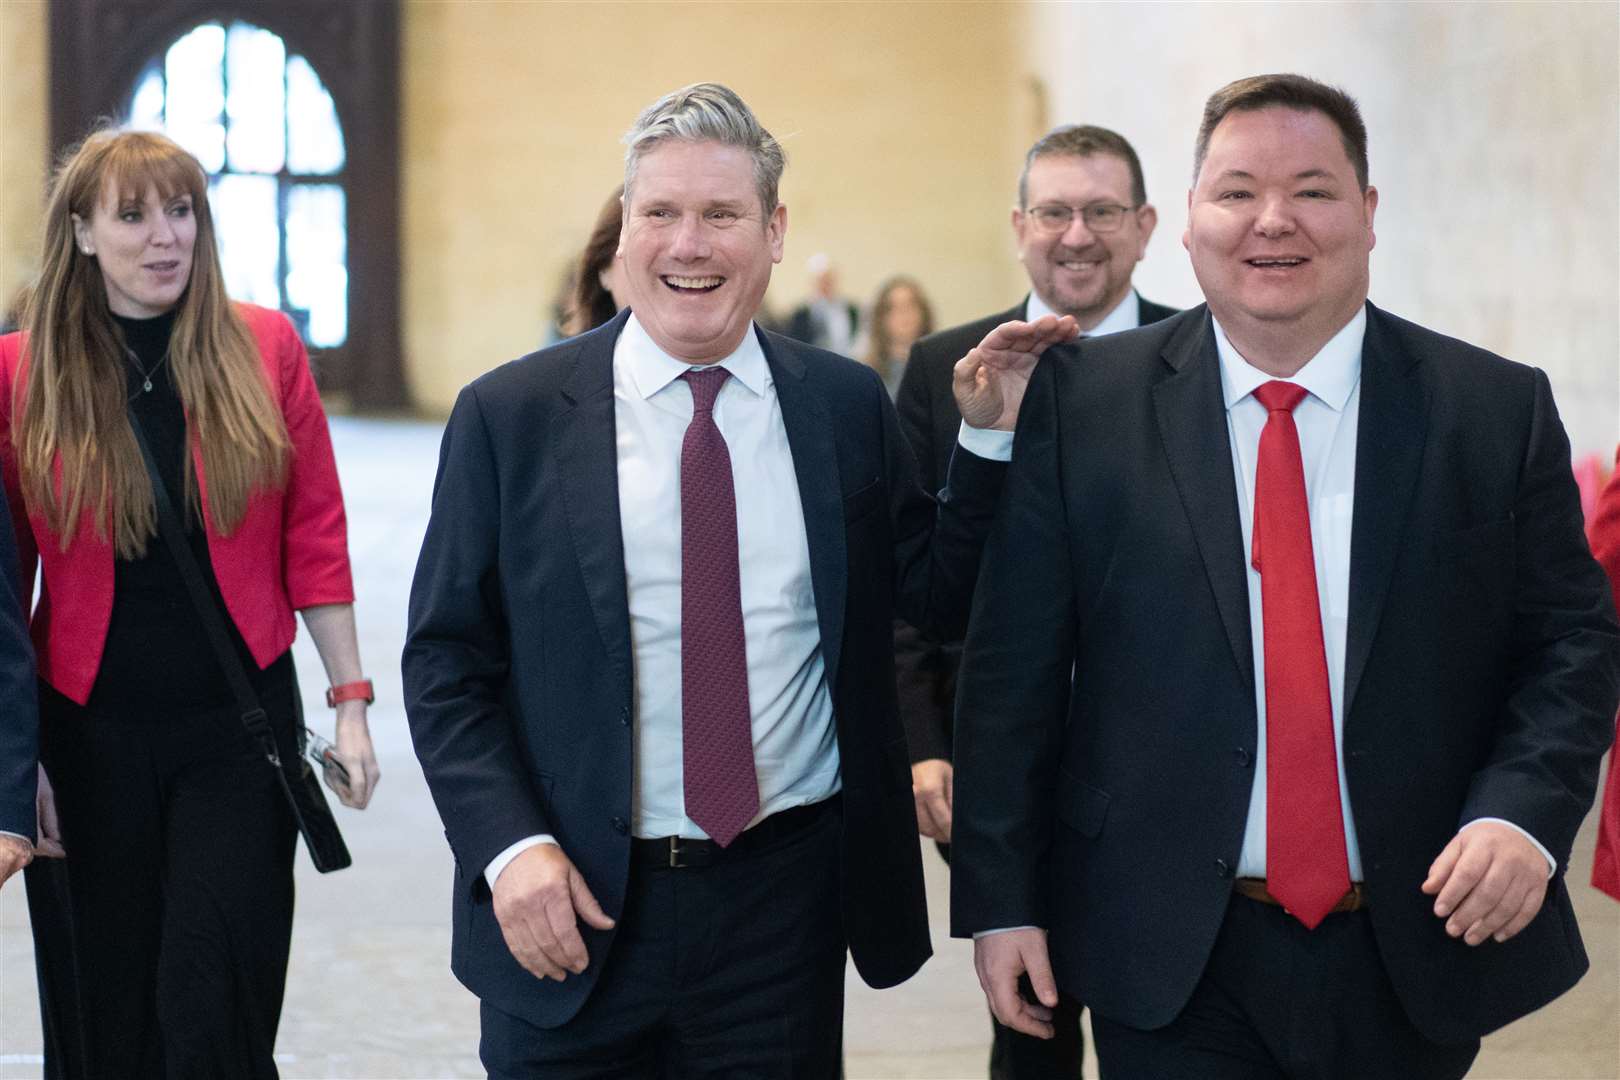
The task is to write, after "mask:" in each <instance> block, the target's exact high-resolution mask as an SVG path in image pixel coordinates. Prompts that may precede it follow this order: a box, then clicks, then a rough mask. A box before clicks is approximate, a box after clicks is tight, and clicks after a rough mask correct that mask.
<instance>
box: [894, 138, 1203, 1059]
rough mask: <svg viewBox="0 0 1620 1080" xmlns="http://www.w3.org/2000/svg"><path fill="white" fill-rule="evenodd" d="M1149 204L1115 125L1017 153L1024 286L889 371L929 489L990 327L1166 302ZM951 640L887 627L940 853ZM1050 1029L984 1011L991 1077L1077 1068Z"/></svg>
mask: <svg viewBox="0 0 1620 1080" xmlns="http://www.w3.org/2000/svg"><path fill="white" fill-rule="evenodd" d="M1157 222H1158V215H1157V213H1156V212H1155V210H1154V209H1153V207H1152V205H1151V204H1149V203H1148V201H1147V184H1146V181H1145V180H1144V179H1143V176H1142V163H1141V160H1140V159H1139V158H1138V157H1137V156H1136V150H1135V149H1134V148H1133V147H1132V146H1131V144H1130V143H1129V142H1128V141H1126V139H1125V137H1124V136H1122V135H1120V134H1118V133H1117V132H1113V131H1109V130H1108V129H1107V128H1101V127H1095V126H1093V125H1089V124H1082V125H1071V126H1066V127H1060V128H1056V129H1054V130H1052V131H1050V132H1048V133H1047V134H1046V135H1045V136H1044V137H1042V138H1041V139H1040V140H1039V141H1038V142H1036V143H1035V145H1034V146H1032V147H1030V148H1029V152H1028V153H1027V154H1026V155H1025V157H1024V168H1023V172H1022V173H1021V174H1020V175H1019V177H1018V202H1017V204H1016V205H1015V206H1014V207H1013V210H1012V230H1013V238H1014V240H1015V241H1016V242H1017V244H1018V260H1019V261H1020V262H1022V263H1023V264H1024V272H1025V273H1026V274H1028V275H1029V295H1028V296H1026V297H1025V298H1024V299H1023V300H1021V301H1019V302H1018V303H1017V304H1015V305H1013V307H1012V308H1010V309H1008V310H1006V311H1001V312H997V313H996V314H994V315H987V316H985V317H984V318H981V319H977V320H975V321H973V322H970V323H965V324H963V325H961V326H956V327H952V328H950V329H948V330H941V331H940V332H939V333H937V334H932V335H930V336H928V337H925V338H923V339H922V340H920V341H918V342H917V344H916V345H915V346H914V347H913V348H912V350H911V359H910V360H909V361H908V362H907V364H906V365H905V369H904V371H905V374H904V376H903V377H902V379H901V381H900V393H899V396H898V398H897V400H896V406H897V408H898V409H899V412H900V430H901V431H902V432H904V433H905V436H906V438H907V439H908V440H909V441H910V443H911V448H912V450H913V451H914V452H915V453H916V455H917V461H918V463H919V464H920V466H921V469H922V478H923V486H924V487H925V488H927V489H928V490H929V491H936V490H938V489H939V487H940V486H941V485H942V484H943V483H944V477H945V469H946V466H947V465H948V464H949V463H950V455H951V451H952V448H953V447H954V446H955V444H956V429H957V427H958V426H960V424H961V422H962V420H961V416H960V415H958V413H957V411H956V404H955V402H954V401H953V400H952V397H951V371H952V368H953V367H954V366H955V364H956V362H957V361H958V360H960V359H961V358H962V357H963V356H964V355H966V353H967V351H968V350H969V349H971V348H973V346H975V345H977V344H978V343H979V340H980V339H981V338H983V337H984V335H985V334H987V333H989V332H990V331H991V330H992V329H994V328H995V327H997V326H999V325H1001V324H1002V323H1005V322H1009V321H1013V320H1032V319H1036V318H1039V317H1040V316H1042V315H1045V314H1048V313H1056V314H1059V315H1071V316H1073V317H1074V318H1075V320H1076V321H1077V322H1078V323H1079V325H1080V332H1081V333H1082V334H1083V335H1085V336H1088V337H1096V336H1100V335H1103V334H1112V333H1115V332H1117V331H1121V330H1132V329H1135V328H1136V327H1138V326H1145V325H1147V324H1149V323H1153V322H1158V321H1159V320H1160V319H1165V318H1168V317H1169V316H1171V315H1174V314H1175V313H1176V309H1175V308H1170V307H1165V306H1164V305H1163V304H1155V303H1153V302H1152V301H1151V300H1146V299H1144V298H1143V297H1142V296H1140V295H1139V294H1138V293H1137V292H1136V291H1135V289H1134V288H1133V287H1132V286H1131V276H1132V272H1133V271H1134V270H1135V268H1136V264H1137V263H1138V262H1140V261H1141V259H1142V257H1143V256H1144V255H1146V254H1147V245H1148V240H1149V239H1151V238H1152V236H1153V227H1154V225H1156V224H1157ZM961 655H962V646H961V643H960V642H950V643H946V644H943V645H942V644H936V643H933V642H929V641H926V640H924V639H923V638H922V637H921V635H919V634H918V633H917V631H916V630H915V629H913V628H912V627H910V626H907V625H905V624H899V625H897V626H896V628H895V664H896V674H897V677H898V680H899V687H900V715H901V719H902V720H903V721H904V722H905V725H906V739H907V742H908V745H909V747H910V754H911V761H912V765H911V775H912V784H913V786H914V788H915V797H916V801H917V821H918V827H919V828H920V829H921V830H922V834H923V835H924V836H928V837H932V838H933V839H934V840H935V841H937V842H938V843H939V845H940V853H941V854H942V855H944V856H945V858H946V861H949V860H950V842H951V812H952V793H953V791H954V786H953V777H952V764H951V737H952V728H953V724H952V706H953V703H954V701H955V699H956V677H957V669H958V667H959V665H960V663H961ZM1056 1013H1057V1015H1056V1019H1055V1020H1054V1025H1055V1027H1056V1030H1057V1037H1056V1038H1054V1039H1052V1040H1050V1041H1044V1040H1040V1039H1033V1038H1030V1037H1029V1036H1027V1035H1022V1034H1020V1033H1019V1032H1016V1031H1012V1030H1010V1029H1008V1028H1005V1027H1003V1026H1002V1025H1000V1024H998V1023H995V1021H994V1019H992V1021H991V1023H992V1027H993V1028H994V1035H993V1042H992V1044H991V1049H990V1075H991V1077H993V1078H994V1080H1020V1078H1029V1077H1046V1076H1079V1075H1080V1061H1081V1056H1082V1054H1083V1052H1084V1046H1083V1043H1082V1041H1081V1034H1080V1005H1079V1003H1078V1002H1075V1001H1074V1000H1072V999H1070V998H1067V997H1066V998H1064V999H1063V1001H1062V1002H1061V1003H1060V1004H1059V1006H1058V1008H1057V1010H1056Z"/></svg>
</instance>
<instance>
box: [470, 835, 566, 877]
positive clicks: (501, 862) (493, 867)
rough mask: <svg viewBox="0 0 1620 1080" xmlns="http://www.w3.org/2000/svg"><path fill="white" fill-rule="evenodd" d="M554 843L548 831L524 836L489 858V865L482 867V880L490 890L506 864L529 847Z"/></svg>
mask: <svg viewBox="0 0 1620 1080" xmlns="http://www.w3.org/2000/svg"><path fill="white" fill-rule="evenodd" d="M556 843H557V838H556V837H555V836H552V835H551V834H550V833H539V834H537V835H535V836H525V837H524V838H523V839H521V840H519V841H518V842H517V843H515V844H513V845H512V846H511V847H509V848H507V849H505V850H504V851H502V852H501V853H500V854H499V855H497V856H495V857H494V858H493V859H491V860H489V865H488V866H486V867H484V880H485V881H487V882H489V887H490V889H491V890H493V889H494V888H495V879H496V878H498V877H500V876H501V871H502V870H505V869H506V867H507V865H508V864H509V863H511V861H512V860H513V859H515V858H517V857H518V856H519V855H521V854H523V853H524V852H525V851H528V850H529V849H530V848H532V847H537V846H539V845H540V844H552V845H555V844H556Z"/></svg>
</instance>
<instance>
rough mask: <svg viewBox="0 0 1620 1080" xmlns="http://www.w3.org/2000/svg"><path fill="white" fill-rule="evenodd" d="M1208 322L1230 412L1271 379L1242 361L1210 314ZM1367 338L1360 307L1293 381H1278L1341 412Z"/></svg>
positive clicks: (1353, 385) (1356, 376)
mask: <svg viewBox="0 0 1620 1080" xmlns="http://www.w3.org/2000/svg"><path fill="white" fill-rule="evenodd" d="M1210 322H1212V323H1214V325H1215V351H1216V352H1217V353H1219V354H1220V357H1221V394H1222V395H1223V396H1224V397H1225V399H1226V408H1227V410H1228V411H1230V410H1231V408H1232V406H1234V405H1236V404H1237V403H1238V402H1240V401H1242V400H1243V399H1244V398H1246V397H1248V396H1249V395H1250V394H1252V393H1254V391H1255V388H1256V387H1258V386H1262V385H1264V384H1265V383H1268V382H1271V381H1272V378H1273V376H1271V375H1267V374H1266V373H1265V372H1263V371H1261V370H1260V369H1259V368H1257V367H1254V366H1252V365H1251V364H1250V363H1249V362H1248V361H1247V360H1245V359H1243V356H1242V354H1240V353H1239V352H1238V351H1237V349H1236V348H1234V347H1233V345H1232V342H1231V341H1230V340H1228V339H1227V336H1226V331H1225V330H1222V329H1221V324H1220V322H1219V321H1218V320H1216V318H1215V316H1214V315H1213V314H1212V315H1210ZM1366 336H1367V306H1366V305H1365V304H1363V305H1362V306H1361V307H1359V308H1357V309H1356V314H1355V316H1354V317H1353V318H1352V319H1351V320H1350V321H1349V322H1347V323H1345V324H1344V326H1343V328H1341V329H1340V330H1339V332H1338V333H1337V334H1334V335H1333V337H1331V338H1329V339H1328V343H1327V344H1326V345H1323V346H1322V348H1321V351H1319V352H1318V353H1317V354H1316V355H1315V356H1313V357H1311V358H1310V359H1309V360H1307V361H1306V362H1305V366H1304V367H1302V368H1300V369H1299V370H1298V371H1297V372H1295V373H1294V376H1293V377H1292V378H1290V379H1283V380H1281V381H1283V382H1291V383H1297V384H1298V385H1300V386H1303V387H1304V388H1305V390H1306V392H1307V393H1309V394H1310V395H1311V396H1312V397H1314V398H1316V399H1317V400H1318V401H1320V402H1322V404H1324V405H1326V406H1327V407H1328V408H1330V409H1332V410H1333V411H1334V412H1340V411H1341V410H1343V409H1344V406H1345V402H1347V401H1349V400H1350V391H1352V390H1354V389H1355V388H1356V382H1357V381H1358V380H1359V379H1360V378H1361V343H1362V340H1363V339H1364V338H1365V337H1366Z"/></svg>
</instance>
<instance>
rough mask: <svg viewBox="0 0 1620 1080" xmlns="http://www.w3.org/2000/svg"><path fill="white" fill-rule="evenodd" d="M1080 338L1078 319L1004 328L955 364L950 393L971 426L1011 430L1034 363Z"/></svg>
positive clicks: (1004, 325)
mask: <svg viewBox="0 0 1620 1080" xmlns="http://www.w3.org/2000/svg"><path fill="white" fill-rule="evenodd" d="M1079 333H1080V324H1079V323H1077V322H1075V321H1074V316H1072V315H1064V316H1062V317H1061V318H1060V317H1058V316H1056V315H1043V316H1041V317H1040V318H1039V319H1037V320H1035V321H1034V322H1032V323H1025V322H1008V323H1002V324H1001V325H1000V326H998V327H996V328H995V329H994V330H992V331H990V333H988V334H986V335H985V338H984V340H983V341H981V342H979V344H977V345H975V346H974V347H973V348H972V349H969V350H968V354H967V355H966V356H964V357H962V359H960V360H958V361H957V362H956V368H955V370H954V372H953V374H952V378H951V392H952V393H953V394H955V396H956V407H957V409H959V410H960V411H961V413H962V419H963V420H966V421H967V423H968V426H969V427H976V428H993V429H995V430H996V431H1011V430H1012V429H1013V428H1014V427H1015V426H1016V425H1017V423H1018V406H1019V405H1021V404H1022V403H1023V401H1024V390H1025V388H1027V387H1028V386H1029V375H1030V372H1032V371H1034V370H1035V361H1036V360H1037V359H1039V358H1040V355H1041V353H1043V352H1045V351H1046V350H1047V349H1048V348H1049V347H1050V346H1053V345H1058V344H1061V343H1062V342H1065V341H1072V340H1074V338H1075V337H1076V336H1078V335H1079Z"/></svg>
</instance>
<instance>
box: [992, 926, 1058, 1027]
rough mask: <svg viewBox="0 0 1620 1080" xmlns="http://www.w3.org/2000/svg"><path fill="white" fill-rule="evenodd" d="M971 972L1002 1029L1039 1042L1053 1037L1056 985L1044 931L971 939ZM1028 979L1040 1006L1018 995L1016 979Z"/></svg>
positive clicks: (1021, 931) (1022, 931) (1033, 930)
mask: <svg viewBox="0 0 1620 1080" xmlns="http://www.w3.org/2000/svg"><path fill="white" fill-rule="evenodd" d="M973 969H974V970H975V971H977V972H978V973H979V985H980V986H981V987H983V988H984V996H985V997H986V998H987V999H988V1000H989V1002H990V1011H991V1012H992V1013H994V1014H995V1017H996V1019H997V1020H999V1021H1001V1023H1002V1026H1004V1027H1010V1028H1012V1029H1013V1030H1014V1031H1022V1032H1023V1033H1024V1034H1025V1035H1033V1036H1035V1037H1036V1038H1038V1039H1050V1038H1051V1037H1052V1035H1053V1028H1052V1010H1053V1009H1054V1008H1056V1007H1057V1003H1058V994H1057V983H1056V982H1055V981H1054V980H1053V978H1052V962H1051V960H1049V959H1048V958H1047V954H1046V931H1045V930H1040V929H1034V928H1032V929H1026V930H1003V931H1002V932H1001V933H999V934H985V935H984V936H983V937H978V938H974V939H973ZM1026 973H1027V974H1028V975H1029V984H1030V986H1031V987H1033V988H1034V990H1035V996H1036V997H1037V998H1039V999H1040V1004H1034V1003H1031V1002H1029V1001H1025V1000H1024V998H1023V996H1022V995H1021V994H1019V992H1018V976H1020V975H1023V974H1026Z"/></svg>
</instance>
